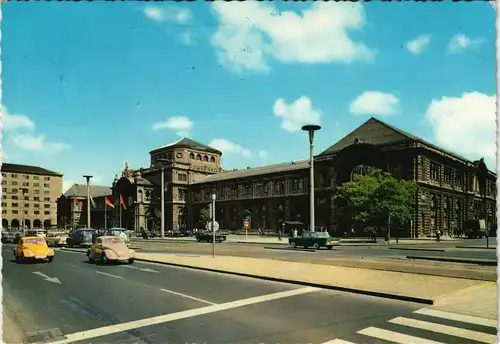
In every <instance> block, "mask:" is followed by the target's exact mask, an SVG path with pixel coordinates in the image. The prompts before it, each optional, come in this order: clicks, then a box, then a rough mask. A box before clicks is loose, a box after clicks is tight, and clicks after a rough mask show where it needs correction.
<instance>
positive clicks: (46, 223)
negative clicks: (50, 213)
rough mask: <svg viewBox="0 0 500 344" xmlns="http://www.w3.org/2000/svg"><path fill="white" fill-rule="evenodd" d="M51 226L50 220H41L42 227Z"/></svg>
mask: <svg viewBox="0 0 500 344" xmlns="http://www.w3.org/2000/svg"><path fill="white" fill-rule="evenodd" d="M51 226H52V222H51V221H50V220H45V221H43V228H50V227H51Z"/></svg>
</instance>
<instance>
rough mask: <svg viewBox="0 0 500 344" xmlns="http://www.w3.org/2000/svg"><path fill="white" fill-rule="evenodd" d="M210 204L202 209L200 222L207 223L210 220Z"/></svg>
mask: <svg viewBox="0 0 500 344" xmlns="http://www.w3.org/2000/svg"><path fill="white" fill-rule="evenodd" d="M210 218H211V217H210V206H209V205H207V206H206V207H205V208H202V209H201V210H200V222H201V223H206V222H208V221H210Z"/></svg>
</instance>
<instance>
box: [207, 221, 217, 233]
mask: <svg viewBox="0 0 500 344" xmlns="http://www.w3.org/2000/svg"><path fill="white" fill-rule="evenodd" d="M205 229H206V230H208V231H212V221H209V222H207V224H206V225H205ZM214 230H215V231H216V232H217V231H218V230H219V223H218V222H217V221H215V223H214Z"/></svg>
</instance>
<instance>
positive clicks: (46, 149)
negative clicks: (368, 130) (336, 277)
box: [2, 1, 496, 185]
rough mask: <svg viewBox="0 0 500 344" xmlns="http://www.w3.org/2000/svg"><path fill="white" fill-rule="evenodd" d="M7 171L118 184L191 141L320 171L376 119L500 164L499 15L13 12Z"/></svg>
mask: <svg viewBox="0 0 500 344" xmlns="http://www.w3.org/2000/svg"><path fill="white" fill-rule="evenodd" d="M2 12H3V15H2V16H3V20H2V72H3V73H2V85H3V87H2V91H3V99H2V105H3V148H4V151H5V159H6V161H10V162H15V163H25V164H34V165H41V166H44V167H46V168H49V169H53V170H56V171H59V172H61V173H64V175H65V182H66V184H69V183H73V182H83V178H82V177H81V176H82V175H83V174H92V175H94V176H96V180H95V183H96V184H101V185H109V184H111V182H112V179H113V176H114V174H115V173H119V172H120V171H121V170H122V169H123V163H124V160H128V161H129V162H130V165H131V167H134V168H138V167H141V166H143V167H146V166H148V164H149V154H148V152H149V151H150V150H152V149H154V148H157V147H159V146H162V145H165V144H167V143H170V142H172V141H175V140H177V139H178V138H179V136H183V135H188V136H189V137H191V138H193V139H195V140H197V141H200V142H202V143H206V144H210V143H212V144H213V145H214V146H216V147H217V148H219V149H221V150H222V151H223V152H224V155H223V166H224V167H225V168H243V167H246V166H257V165H264V164H269V163H278V162H283V161H291V160H299V159H304V158H307V154H308V153H307V152H308V147H307V138H306V135H305V134H304V133H303V132H301V131H300V130H298V128H300V126H301V125H303V124H305V123H309V122H317V123H320V124H321V125H322V126H323V129H322V130H321V131H320V132H319V133H318V134H317V141H316V153H319V152H320V151H321V150H323V149H326V148H327V147H328V146H330V145H331V144H333V143H335V142H336V141H337V140H339V139H340V138H341V137H342V136H343V135H345V134H347V133H349V132H350V131H351V130H353V129H355V128H356V127H357V126H358V125H360V124H361V123H363V122H364V121H366V120H367V119H368V118H369V117H371V116H375V117H377V118H379V119H381V120H383V121H386V122H388V123H390V124H392V125H395V126H398V127H400V128H402V129H404V130H407V131H410V132H412V133H413V134H415V135H418V136H421V137H423V138H425V139H428V140H430V141H432V142H434V143H436V144H438V145H441V146H443V147H445V148H448V149H451V150H453V151H455V152H457V153H460V154H462V155H465V156H466V157H468V158H471V159H473V158H477V157H481V156H484V157H485V158H486V159H487V162H488V164H489V167H490V169H494V164H495V154H496V153H495V149H496V146H495V140H496V136H495V128H496V125H495V119H496V116H495V111H496V105H495V104H496V103H495V94H496V89H495V86H496V81H495V72H496V68H495V37H496V34H495V12H494V11H493V9H492V7H491V6H490V5H489V4H488V3H487V2H479V1H478V2H472V3H465V2H463V3H452V2H449V3H425V4H424V3H411V2H408V3H379V2H371V3H366V4H359V3H352V4H351V3H344V4H338V3H299V4H297V3H278V4H277V3H275V2H273V3H258V2H246V3H222V2H216V3H206V2H198V3H185V4H182V3H174V2H165V3H155V2H151V3H140V2H127V3H104V2H92V3H86V2H82V3H71V2H66V3H56V2H51V3H49V2H33V3H23V2H13V3H6V4H4V5H3V6H2Z"/></svg>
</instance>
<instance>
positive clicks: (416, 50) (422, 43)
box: [406, 35, 431, 55]
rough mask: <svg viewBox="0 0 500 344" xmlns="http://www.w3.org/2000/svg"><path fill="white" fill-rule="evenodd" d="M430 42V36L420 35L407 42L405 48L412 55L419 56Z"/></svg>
mask: <svg viewBox="0 0 500 344" xmlns="http://www.w3.org/2000/svg"><path fill="white" fill-rule="evenodd" d="M430 41H431V36H429V35H421V36H418V37H417V38H415V39H413V40H411V41H409V42H408V43H406V48H407V49H408V50H409V51H410V52H411V53H412V54H415V55H417V54H420V53H421V52H422V51H424V49H425V48H426V47H427V45H429V43H430Z"/></svg>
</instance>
